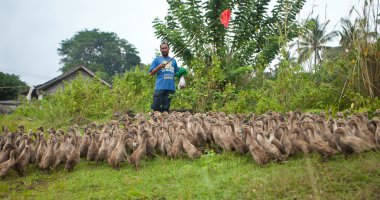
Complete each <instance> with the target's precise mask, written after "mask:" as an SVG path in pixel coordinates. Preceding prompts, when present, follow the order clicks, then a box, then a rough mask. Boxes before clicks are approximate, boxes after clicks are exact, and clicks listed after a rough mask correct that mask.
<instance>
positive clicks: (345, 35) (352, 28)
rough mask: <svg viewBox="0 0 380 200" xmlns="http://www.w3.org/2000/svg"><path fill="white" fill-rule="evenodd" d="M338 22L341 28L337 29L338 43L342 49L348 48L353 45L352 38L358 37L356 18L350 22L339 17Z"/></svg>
mask: <svg viewBox="0 0 380 200" xmlns="http://www.w3.org/2000/svg"><path fill="white" fill-rule="evenodd" d="M340 23H341V24H342V25H341V28H342V30H341V31H339V36H340V41H339V44H340V46H342V47H343V48H344V49H350V48H352V47H353V43H354V40H355V39H356V38H358V37H357V36H358V27H357V20H355V22H354V23H352V22H351V21H350V20H349V19H347V18H341V19H340Z"/></svg>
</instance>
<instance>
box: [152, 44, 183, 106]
mask: <svg viewBox="0 0 380 200" xmlns="http://www.w3.org/2000/svg"><path fill="white" fill-rule="evenodd" d="M169 50H170V49H169V45H168V44H167V43H166V42H163V43H161V45H160V51H161V55H162V56H160V57H157V58H155V59H154V60H153V62H152V65H151V66H150V68H149V73H150V75H151V76H154V75H155V74H157V77H156V84H155V87H154V95H153V104H152V106H151V108H152V109H153V110H154V111H159V112H164V111H167V112H169V109H170V102H171V97H170V95H171V94H173V93H174V92H175V78H174V77H175V73H176V72H177V71H178V66H177V62H176V60H175V59H172V58H171V57H169Z"/></svg>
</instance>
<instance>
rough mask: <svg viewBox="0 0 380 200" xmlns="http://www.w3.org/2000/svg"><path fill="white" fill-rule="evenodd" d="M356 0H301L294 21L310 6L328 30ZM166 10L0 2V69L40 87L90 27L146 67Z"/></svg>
mask: <svg viewBox="0 0 380 200" xmlns="http://www.w3.org/2000/svg"><path fill="white" fill-rule="evenodd" d="M358 1H359V0H307V1H306V4H305V6H304V7H303V10H302V11H301V14H300V17H299V20H300V21H301V20H303V19H305V18H306V17H307V16H308V15H309V14H310V12H311V11H312V8H313V7H314V16H316V15H320V19H321V20H324V19H325V13H326V18H327V19H330V21H331V22H330V27H329V29H330V30H332V29H333V28H334V26H335V25H336V24H337V23H338V22H339V20H340V18H341V17H347V16H348V12H349V10H350V8H351V7H352V6H353V5H356V6H357V5H358V3H357V2H358ZM313 5H314V6H313ZM167 8H168V5H167V3H166V0H59V1H58V0H0V30H1V31H0V71H1V72H5V73H11V74H16V75H20V78H21V80H22V81H25V82H27V83H28V84H30V85H38V84H41V83H44V82H46V81H48V80H50V79H52V78H54V77H56V76H58V75H59V74H60V72H59V71H58V70H59V68H60V64H59V56H58V54H57V49H58V48H59V44H60V42H61V41H62V40H66V39H69V38H71V37H72V36H73V35H74V34H75V33H77V32H78V31H81V30H84V29H89V30H91V29H93V28H99V29H100V31H106V32H114V33H116V34H117V35H118V36H119V37H120V38H123V39H126V40H127V41H128V42H129V43H131V44H133V45H134V46H135V47H136V48H137V50H138V51H139V56H140V58H141V60H142V62H143V63H151V61H152V59H153V57H154V54H155V49H158V46H159V40H158V39H157V38H156V37H155V35H154V29H153V28H152V21H153V20H154V18H156V17H159V18H160V19H163V17H164V16H165V15H166V12H167ZM338 27H339V26H337V27H336V28H338Z"/></svg>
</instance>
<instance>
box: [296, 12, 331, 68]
mask: <svg viewBox="0 0 380 200" xmlns="http://www.w3.org/2000/svg"><path fill="white" fill-rule="evenodd" d="M329 22H330V20H327V21H326V23H321V22H319V16H317V17H316V18H315V19H310V20H308V21H307V22H306V30H305V33H304V34H302V35H301V40H302V41H301V42H300V43H299V47H298V51H299V54H300V56H299V61H300V62H303V61H306V60H308V59H309V58H310V57H313V58H314V65H316V64H317V63H318V62H320V61H321V52H322V50H323V49H325V48H327V47H328V46H327V45H326V43H327V42H330V41H331V40H332V39H334V37H335V36H337V32H335V31H332V32H329V33H327V30H326V28H327V25H328V24H329Z"/></svg>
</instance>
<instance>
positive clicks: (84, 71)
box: [26, 66, 111, 100]
mask: <svg viewBox="0 0 380 200" xmlns="http://www.w3.org/2000/svg"><path fill="white" fill-rule="evenodd" d="M80 75H81V76H82V77H83V78H97V79H99V80H100V81H101V82H102V83H103V84H105V85H107V86H108V87H110V88H111V85H110V84H109V83H107V82H106V81H104V80H102V79H100V78H98V77H95V73H94V72H92V71H91V70H89V69H88V68H86V67H84V66H79V67H76V68H73V69H71V70H70V71H68V72H66V73H63V74H62V75H60V76H57V77H55V78H53V79H51V80H50V81H47V82H45V83H43V84H40V85H36V86H34V88H33V89H32V90H29V92H26V94H27V96H29V97H31V98H38V99H39V100H41V99H42V98H43V97H44V96H46V95H50V94H53V93H54V92H55V91H57V90H58V89H59V88H63V87H64V83H67V82H70V81H72V80H74V79H75V78H77V77H78V76H80Z"/></svg>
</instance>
